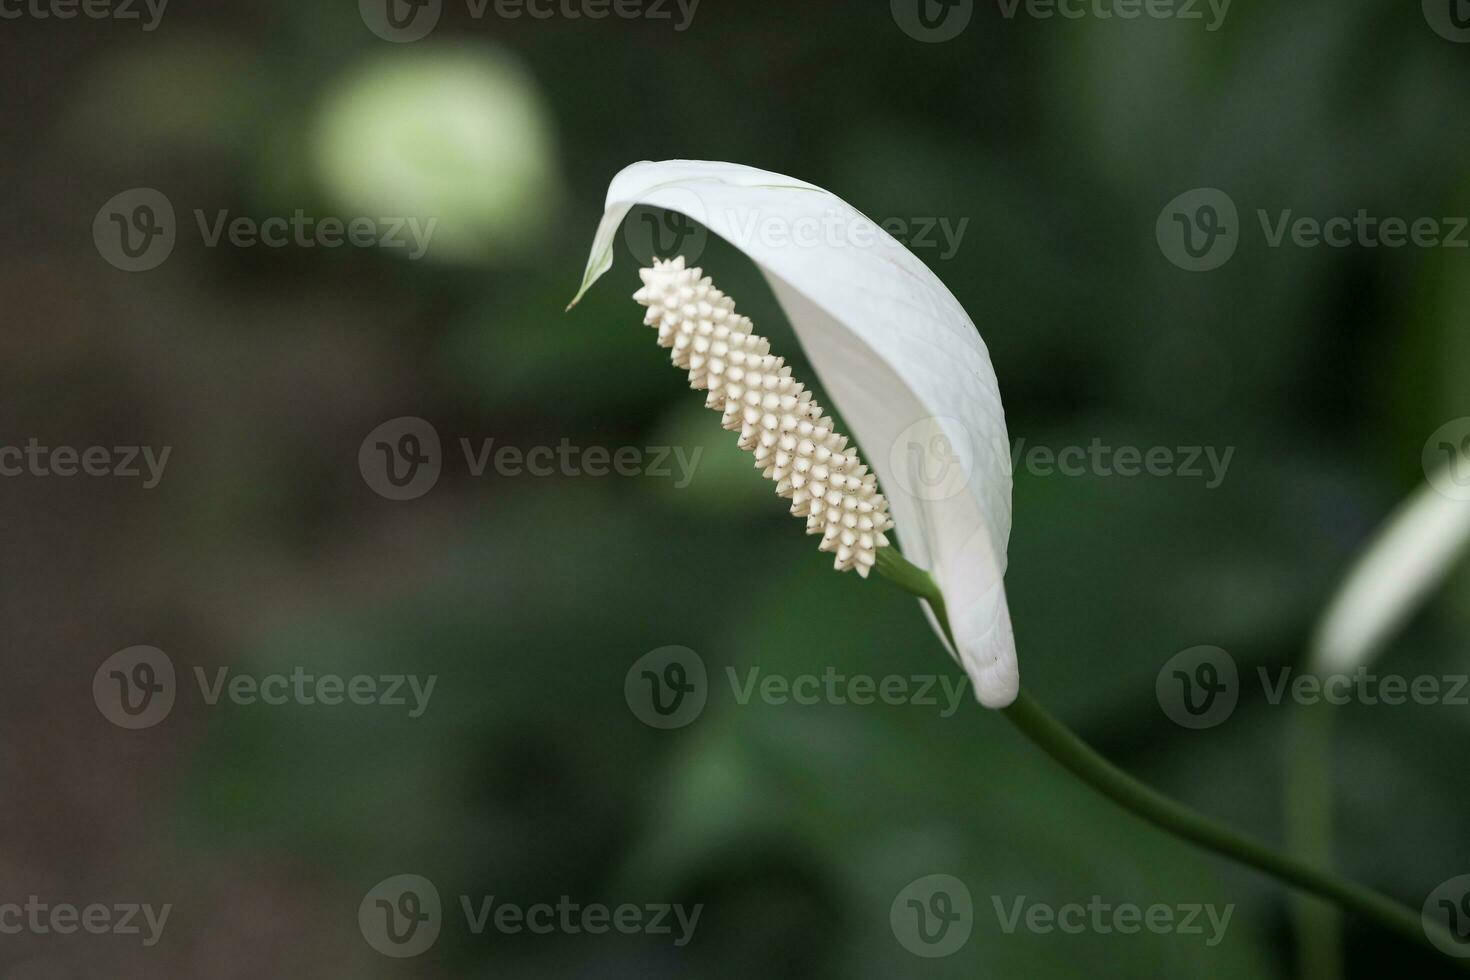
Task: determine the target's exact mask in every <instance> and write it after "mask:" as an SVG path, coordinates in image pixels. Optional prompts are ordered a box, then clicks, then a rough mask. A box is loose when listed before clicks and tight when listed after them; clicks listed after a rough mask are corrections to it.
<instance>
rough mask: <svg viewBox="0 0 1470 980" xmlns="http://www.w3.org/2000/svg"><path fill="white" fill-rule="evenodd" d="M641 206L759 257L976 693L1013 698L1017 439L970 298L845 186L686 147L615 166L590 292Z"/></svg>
mask: <svg viewBox="0 0 1470 980" xmlns="http://www.w3.org/2000/svg"><path fill="white" fill-rule="evenodd" d="M637 204H644V205H649V206H653V207H659V208H666V209H668V210H672V211H678V212H680V213H682V214H685V215H688V216H689V217H691V218H694V219H696V220H697V221H700V222H701V223H703V224H704V225H705V226H706V227H708V228H709V230H710V231H713V232H714V233H715V234H717V235H719V236H720V237H722V238H724V239H726V240H728V241H730V242H731V243H732V244H734V245H735V246H736V247H737V248H739V249H740V250H741V251H743V252H745V254H746V255H748V256H749V257H750V258H751V259H753V260H754V261H755V263H756V265H757V266H758V267H759V268H760V269H761V271H762V273H763V274H764V275H765V278H766V281H767V282H768V283H769V284H770V286H771V289H772V290H773V291H774V292H775V295H776V298H777V300H778V301H779V302H780V304H781V308H782V309H783V310H784V311H785V313H786V315H787V318H788V319H789V320H790V322H791V326H792V328H793V330H794V331H795V333H796V336H797V339H798V340H799V341H800V343H801V345H802V347H803V348H805V350H806V353H807V356H808V357H809V358H810V360H811V362H812V364H813V367H814V368H815V370H816V373H817V378H818V381H819V382H820V383H821V386H822V388H823V389H824V390H825V392H826V394H827V395H828V397H830V398H831V400H832V402H833V403H834V405H835V406H836V408H837V410H838V411H839V412H840V413H841V415H842V417H843V418H844V419H845V421H846V423H847V424H848V425H849V426H851V429H852V432H853V435H854V436H855V438H856V441H857V443H858V444H859V445H860V446H861V447H863V449H864V450H865V452H866V454H867V458H868V461H869V462H870V463H871V464H872V467H873V470H874V471H875V473H876V475H877V478H878V482H879V483H880V484H881V485H882V487H883V490H884V492H885V493H886V495H887V499H888V503H889V506H890V509H891V513H892V520H893V523H894V527H895V533H896V534H897V535H898V538H899V543H900V545H901V546H902V547H903V549H904V553H905V556H906V557H907V558H908V559H909V560H910V561H912V562H913V563H914V564H916V565H918V566H920V567H923V568H927V569H928V570H929V571H930V573H931V574H932V575H933V577H934V579H935V581H936V583H937V584H938V586H939V589H940V591H941V592H942V594H943V596H944V600H945V605H946V607H947V611H948V616H949V626H950V629H951V631H952V632H953V635H954V638H955V643H956V644H957V646H958V647H959V649H958V656H959V659H960V660H961V662H962V663H963V664H964V666H965V668H966V670H967V672H968V673H969V675H970V677H971V678H972V680H973V682H974V684H975V691H976V695H977V697H978V698H979V699H980V701H981V703H982V704H985V705H987V706H989V707H994V708H1000V707H1005V706H1006V705H1008V704H1010V703H1011V702H1012V701H1013V700H1014V699H1015V697H1016V694H1017V692H1018V690H1019V688H1020V679H1019V674H1018V672H1017V667H1016V648H1015V638H1014V635H1013V633H1012V629H1011V620H1010V612H1009V609H1008V607H1007V604H1006V597H1005V588H1004V584H1003V578H1004V575H1005V568H1006V546H1007V542H1008V541H1009V539H1010V530H1011V471H1010V452H1009V448H1010V443H1009V439H1008V437H1007V435H1006V427H1005V415H1004V412H1003V410H1002V408H1001V401H1000V389H999V386H998V384H997V383H996V379H995V370H994V368H993V367H992V366H991V363H990V356H989V353H988V352H987V351H986V348H985V344H984V342H983V341H982V340H981V339H980V335H979V333H978V332H977V331H976V329H975V325H974V323H973V322H972V321H971V320H970V318H969V316H968V315H967V314H966V313H965V311H964V309H963V308H962V307H961V306H960V304H959V302H958V301H957V300H956V299H955V298H954V296H953V295H952V294H951V293H950V291H949V290H948V289H947V288H945V286H944V284H943V283H942V282H940V280H939V278H938V277H937V276H935V275H934V273H933V272H931V271H930V270H929V269H928V268H927V267H926V266H925V265H924V264H923V263H922V262H920V261H919V259H918V258H917V257H915V256H914V255H913V254H912V253H911V252H909V251H908V250H907V249H906V248H904V247H903V246H902V245H900V244H899V243H898V242H896V241H895V240H894V239H893V238H892V237H891V236H890V235H888V234H887V233H886V232H884V231H883V230H881V229H880V228H879V227H878V226H877V225H876V224H874V223H873V222H872V221H870V220H869V219H867V218H865V217H863V215H861V214H860V213H858V212H857V211H856V210H855V209H853V208H852V207H851V206H850V205H848V204H847V203H845V202H844V201H842V200H841V199H840V198H838V197H836V196H835V195H833V194H831V193H829V192H827V191H824V190H822V189H821V188H819V187H816V186H814V185H812V184H808V183H806V182H804V181H800V180H795V179H793V178H790V177H784V176H782V175H780V174H774V173H769V172H767V171H763V170H756V169H753V168H750V167H743V166H738V165H735V164H729V163H711V162H702V161H688V160H684V161H668V162H663V163H649V162H644V163H638V164H634V165H633V166H631V167H628V168H627V169H625V170H623V171H622V172H621V173H619V174H618V175H617V176H616V177H615V178H613V181H612V184H611V185H610V186H609V187H608V194H607V204H606V211H605V213H604V215H603V218H602V223H601V225H600V226H599V227H598V230H597V235H596V238H595V239H594V241H593V245H592V253H591V256H590V257H589V259H588V263H587V271H586V275H585V276H584V278H583V282H582V288H581V290H580V291H579V292H578V294H577V298H578V299H580V298H581V295H582V293H585V292H586V291H587V289H588V288H589V287H590V286H591V285H592V283H594V282H595V281H596V280H597V279H598V278H600V277H601V276H602V275H603V273H605V272H607V270H608V269H609V268H611V267H612V261H613V243H614V240H615V238H616V237H617V233H618V228H619V227H620V225H621V224H622V221H623V219H624V218H625V217H626V216H627V214H628V212H629V210H631V209H632V207H633V206H634V205H637ZM575 302H576V300H575V299H574V300H573V303H574V304H575ZM936 473H937V474H938V477H937V478H936V476H935V474H936ZM925 608H926V611H927V607H925ZM930 616H931V620H932V613H930ZM936 626H937V624H936ZM939 632H940V639H941V642H944V636H943V631H942V630H941V631H939ZM947 645H948V644H947V643H946V646H947ZM951 652H952V653H953V652H955V651H951Z"/></svg>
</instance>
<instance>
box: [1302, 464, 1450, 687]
mask: <svg viewBox="0 0 1470 980" xmlns="http://www.w3.org/2000/svg"><path fill="white" fill-rule="evenodd" d="M1467 547H1470V500H1463V499H1457V498H1455V497H1452V496H1449V495H1447V494H1445V493H1443V492H1442V491H1441V490H1440V489H1439V488H1438V487H1436V486H1435V485H1434V482H1433V481H1430V482H1429V483H1426V484H1424V486H1422V487H1421V488H1419V490H1417V491H1416V492H1415V493H1414V494H1413V495H1412V496H1410V497H1409V498H1408V499H1407V500H1406V501H1404V503H1403V504H1401V505H1400V506H1399V508H1398V510H1397V511H1395V512H1394V514H1393V515H1392V516H1391V517H1390V518H1389V519H1388V521H1387V522H1386V523H1385V524H1384V526H1383V528H1382V529H1381V530H1380V531H1379V532H1378V534H1377V536H1376V537H1375V538H1374V540H1373V541H1372V542H1371V543H1370V544H1369V545H1368V548H1367V549H1366V550H1365V551H1364V552H1363V554H1362V556H1361V557H1360V558H1359V559H1358V560H1357V562H1356V564H1354V566H1353V568H1352V570H1351V571H1350V572H1349V573H1348V577H1347V580H1346V581H1345V582H1344V583H1343V584H1342V587H1341V588H1340V589H1338V592H1337V595H1336V596H1335V597H1334V598H1333V600H1332V603H1331V605H1329V606H1328V608H1327V612H1326V613H1325V614H1324V615H1323V617H1322V620H1321V622H1320V623H1319V624H1318V626H1317V632H1316V635H1315V636H1314V637H1313V640H1312V648H1311V656H1310V666H1311V668H1312V670H1313V671H1314V672H1316V673H1318V674H1323V675H1326V674H1338V673H1347V672H1349V671H1353V670H1356V669H1357V668H1358V667H1362V666H1366V665H1367V664H1368V663H1370V662H1371V661H1372V660H1374V659H1375V658H1376V657H1377V656H1378V654H1379V653H1380V652H1382V650H1383V648H1384V646H1385V645H1386V644H1387V643H1388V641H1389V640H1391V639H1392V638H1393V636H1394V635H1395V634H1396V633H1397V632H1398V631H1399V629H1400V628H1401V627H1402V626H1403V625H1404V624H1405V623H1406V622H1407V621H1408V620H1409V617H1410V616H1412V615H1413V614H1414V613H1415V612H1416V611H1417V610H1418V609H1419V607H1420V606H1421V605H1422V604H1423V603H1424V602H1425V601H1426V600H1427V599H1428V597H1429V594H1430V593H1431V592H1432V591H1434V589H1436V588H1437V587H1438V586H1439V585H1440V583H1441V582H1443V581H1444V579H1445V577H1446V576H1447V575H1448V574H1449V573H1450V569H1451V568H1452V567H1453V566H1454V564H1455V561H1456V560H1457V559H1458V558H1459V557H1460V555H1461V554H1462V553H1463V552H1464V551H1465V549H1466V548H1467Z"/></svg>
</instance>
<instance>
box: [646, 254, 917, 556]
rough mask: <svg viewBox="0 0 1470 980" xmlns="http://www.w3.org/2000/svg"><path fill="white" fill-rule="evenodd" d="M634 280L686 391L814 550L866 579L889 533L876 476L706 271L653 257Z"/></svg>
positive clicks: (677, 260)
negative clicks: (734, 437)
mask: <svg viewBox="0 0 1470 980" xmlns="http://www.w3.org/2000/svg"><path fill="white" fill-rule="evenodd" d="M638 275H639V276H640V277H641V278H642V279H643V288H642V289H640V290H638V292H636V293H634V294H633V298H634V299H635V300H637V301H638V302H639V303H642V304H643V305H644V306H646V307H648V313H647V314H646V315H645V316H644V318H643V322H644V323H646V324H648V325H650V326H653V327H656V328H658V342H659V345H660V346H663V347H668V348H670V349H671V353H672V355H673V361H674V364H675V365H677V366H678V367H681V368H684V369H685V370H687V371H688V372H689V385H690V387H692V388H696V389H699V390H707V391H708V392H709V395H708V396H707V397H706V399H705V405H706V407H708V408H712V409H715V410H716V411H718V412H721V413H723V415H724V426H725V428H726V429H729V430H730V431H732V432H738V433H740V448H741V449H745V450H748V451H750V452H752V453H754V454H755V465H756V468H757V469H759V470H760V471H761V472H762V473H763V474H764V475H765V477H766V479H768V480H773V481H775V484H776V492H777V493H778V494H780V495H781V496H783V497H786V498H788V499H790V501H791V513H793V514H795V515H796V516H797V517H805V518H806V529H807V533H808V534H820V535H821V536H822V543H821V544H820V545H819V546H818V547H819V548H820V549H821V550H822V551H826V552H831V553H832V554H834V555H836V559H837V560H836V568H837V570H838V571H847V570H849V569H857V572H858V574H859V575H861V576H863V577H864V578H866V577H867V575H868V572H869V571H870V570H871V569H872V567H873V565H874V563H875V562H876V561H877V555H878V549H879V548H882V547H884V546H886V545H887V544H888V538H887V537H886V536H885V535H884V533H883V532H885V531H887V530H889V529H891V528H892V527H893V521H892V520H890V519H889V516H888V501H887V500H886V499H885V498H884V496H883V494H881V493H880V492H878V478H877V477H876V476H874V475H873V474H872V473H870V472H868V467H867V466H866V465H865V464H864V463H863V461H862V460H861V459H859V458H858V454H857V452H856V450H855V449H851V448H849V447H848V441H847V437H846V436H842V435H838V434H837V432H835V431H834V428H833V423H832V420H831V419H830V418H828V417H827V415H826V413H825V412H823V411H822V407H821V406H820V405H818V404H817V403H816V401H815V400H813V398H812V393H811V392H809V391H807V390H806V388H805V387H804V386H803V385H802V384H801V383H800V382H799V381H796V380H794V379H793V378H792V377H791V368H789V367H787V366H786V364H785V362H784V361H783V360H782V359H781V358H779V357H776V356H774V355H773V354H772V353H771V344H770V341H768V340H766V339H765V338H764V337H761V336H759V335H757V334H756V333H755V332H754V331H753V326H752V324H751V322H750V318H749V317H745V316H741V315H740V314H739V313H736V312H735V301H734V300H732V299H731V298H730V297H728V296H726V295H725V294H724V293H722V292H720V291H719V290H718V289H716V288H715V287H714V284H713V283H712V282H710V280H709V279H708V278H707V277H706V276H705V275H704V273H703V270H701V269H697V268H688V267H686V266H685V264H684V259H683V257H682V256H681V257H679V258H675V259H671V260H668V261H664V260H660V259H655V260H654V263H653V267H652V268H650V269H642V270H640V271H639V273H638Z"/></svg>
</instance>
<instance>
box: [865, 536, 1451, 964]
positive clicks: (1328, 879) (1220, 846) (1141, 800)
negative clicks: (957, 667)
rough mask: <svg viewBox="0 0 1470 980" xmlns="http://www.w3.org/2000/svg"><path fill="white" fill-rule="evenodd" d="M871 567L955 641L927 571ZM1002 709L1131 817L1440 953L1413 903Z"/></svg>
mask: <svg viewBox="0 0 1470 980" xmlns="http://www.w3.org/2000/svg"><path fill="white" fill-rule="evenodd" d="M876 568H877V571H878V573H879V574H880V575H882V576H883V577H884V578H887V579H888V580H889V581H891V582H893V583H894V584H895V585H897V586H899V587H900V588H902V589H904V590H905V591H906V592H910V593H912V594H913V595H916V596H918V597H919V598H920V599H923V600H924V601H925V602H927V603H928V604H929V606H930V608H931V609H932V610H933V611H934V615H935V616H936V618H937V619H938V620H939V622H940V623H941V624H942V625H943V628H944V631H945V635H946V636H947V637H948V638H949V640H950V645H951V646H953V645H954V637H953V636H952V635H951V634H950V633H949V620H948V618H947V617H946V615H945V609H944V596H943V595H941V594H940V592H939V587H938V586H937V585H936V584H935V582H934V579H933V577H932V576H930V575H929V573H928V572H926V571H924V570H923V569H921V568H919V567H917V566H916V565H914V564H912V563H911V562H909V561H908V560H907V559H905V558H904V557H903V556H902V555H900V554H899V553H898V551H897V549H895V548H893V547H887V548H882V549H879V551H878V563H877V566H876ZM1002 713H1003V714H1004V715H1005V716H1006V718H1008V719H1009V720H1010V721H1011V723H1012V724H1013V725H1015V726H1016V728H1017V729H1018V730H1019V731H1020V732H1021V734H1023V735H1025V736H1026V737H1027V738H1029V739H1030V740H1031V741H1032V742H1033V743H1034V744H1035V745H1036V746H1037V747H1038V748H1040V749H1041V750H1042V751H1043V752H1045V753H1046V754H1047V755H1049V756H1051V757H1052V759H1053V760H1054V761H1056V762H1058V763H1060V764H1061V765H1062V767H1063V768H1065V769H1066V770H1068V771H1069V772H1071V773H1072V774H1073V775H1074V776H1076V777H1078V778H1079V779H1081V780H1082V781H1083V782H1084V783H1086V784H1087V785H1089V786H1091V787H1092V788H1093V789H1095V790H1097V791H1098V792H1099V793H1101V794H1102V795H1103V796H1106V797H1107V798H1108V799H1110V800H1112V801H1113V802H1114V803H1117V804H1118V805H1119V806H1121V807H1123V808H1124V809H1125V810H1129V811H1130V812H1132V813H1133V814H1134V815H1135V816H1138V817H1141V818H1142V819H1144V820H1146V821H1148V822H1149V823H1151V824H1153V825H1154V826H1156V827H1158V828H1160V829H1161V830H1165V831H1167V832H1169V833H1171V834H1174V835H1175V836H1177V837H1180V838H1182V839H1184V840H1187V841H1189V842H1191V843H1193V844H1198V845H1199V846H1200V847H1203V848H1205V849H1206V850H1210V851H1214V852H1215V853H1216V854H1220V855H1223V856H1224V857H1227V858H1230V859H1232V860H1234V861H1238V862H1239V863H1241V864H1244V865H1246V866H1248V867H1252V868H1255V869H1256V870H1258V871H1262V872H1265V873H1266V874H1268V875H1270V876H1272V877H1274V878H1276V879H1277V880H1279V881H1282V882H1284V883H1286V884H1288V885H1291V886H1293V887H1295V888H1298V889H1301V890H1302V891H1304V892H1307V893H1309V894H1312V895H1315V896H1317V897H1319V898H1323V899H1326V900H1328V901H1330V902H1333V903H1335V904H1336V905H1338V906H1340V907H1342V908H1343V909H1345V910H1347V911H1349V912H1353V913H1355V914H1357V915H1360V916H1362V917H1363V918H1365V919H1369V920H1371V921H1373V922H1376V923H1378V924H1379V925H1380V926H1382V927H1383V928H1385V929H1387V930H1389V931H1390V932H1393V933H1396V934H1398V935H1399V936H1400V937H1402V938H1404V939H1406V940H1408V941H1410V942H1412V943H1416V944H1418V945H1420V946H1423V947H1426V948H1428V949H1432V950H1434V951H1435V952H1436V953H1439V954H1440V955H1441V956H1444V954H1443V953H1442V952H1441V951H1440V950H1439V949H1438V948H1437V947H1436V946H1435V945H1434V943H1433V942H1432V941H1431V940H1430V936H1429V931H1430V930H1434V931H1436V932H1441V931H1442V932H1443V933H1444V935H1445V936H1446V937H1448V936H1449V931H1448V930H1447V929H1445V928H1444V927H1443V926H1442V925H1440V924H1439V923H1437V922H1434V921H1432V920H1426V919H1421V917H1420V916H1419V915H1418V914H1417V913H1416V912H1414V911H1413V910H1411V909H1409V908H1406V907H1405V906H1403V905H1400V904H1399V903H1398V902H1395V901H1394V900H1393V899H1390V898H1388V897H1386V896H1384V895H1380V894H1379V893H1377V892H1375V891H1373V890H1372V889H1370V888H1365V887H1363V886H1362V885H1358V884H1355V883H1353V882H1351V881H1347V880H1345V879H1342V878H1339V877H1337V876H1335V875H1333V874H1331V873H1329V872H1327V871H1323V870H1320V869H1318V868H1314V867H1311V866H1310V865H1307V864H1305V863H1303V862H1301V861H1299V860H1297V859H1295V858H1293V857H1289V856H1287V855H1284V854H1280V853H1278V852H1276V851H1273V850H1271V849H1270V848H1269V847H1266V846H1265V845H1264V844H1261V843H1259V842H1257V841H1254V840H1251V839H1250V838H1248V837H1245V836H1242V835H1240V834H1238V833H1236V832H1235V831H1233V830H1230V829H1229V828H1227V827H1224V826H1222V825H1221V824H1217V823H1215V822H1213V821H1211V820H1209V819H1207V818H1206V817H1203V816H1201V815H1200V814H1198V813H1195V812H1194V811H1193V810H1191V809H1189V808H1188V807H1186V806H1183V805H1181V804H1179V803H1176V802H1175V801H1174V800H1171V799H1170V798H1168V797H1167V796H1164V795H1163V794H1161V793H1158V792H1156V791H1154V790H1152V789H1150V788H1149V787H1147V786H1145V785H1144V784H1143V783H1140V782H1139V781H1138V780H1136V779H1134V778H1133V777H1132V776H1129V775H1128V774H1127V773H1125V772H1123V771H1122V770H1121V769H1119V768H1117V767H1116V766H1114V765H1113V764H1112V763H1110V762H1108V761H1107V760H1106V759H1104V758H1103V757H1102V756H1100V755H1098V754H1097V753H1096V752H1095V751H1093V749H1092V748H1091V747H1090V746H1088V745H1087V743H1086V742H1084V741H1082V739H1080V738H1078V737H1077V736H1076V735H1075V734H1073V733H1072V731H1071V730H1070V729H1068V728H1067V727H1066V726H1065V725H1063V724H1062V723H1061V722H1060V721H1058V720H1057V719H1056V718H1054V717H1053V716H1052V715H1051V714H1050V713H1048V712H1047V710H1046V709H1045V708H1043V707H1042V706H1041V705H1040V704H1038V703H1037V702H1036V701H1035V700H1033V699H1032V698H1031V696H1030V695H1028V694H1027V693H1026V692H1025V691H1022V692H1021V693H1020V694H1019V695H1018V696H1017V698H1016V700H1015V702H1014V703H1012V704H1011V706H1010V707H1008V708H1004V709H1002ZM1445 959H1448V960H1449V962H1451V963H1453V964H1455V965H1456V966H1458V967H1459V968H1460V969H1461V970H1462V971H1465V972H1470V960H1466V959H1452V958H1449V957H1445Z"/></svg>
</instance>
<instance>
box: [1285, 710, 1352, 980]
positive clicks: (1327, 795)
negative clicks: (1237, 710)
mask: <svg viewBox="0 0 1470 980" xmlns="http://www.w3.org/2000/svg"><path fill="white" fill-rule="evenodd" d="M1284 762H1285V767H1286V846H1287V849H1288V850H1290V851H1291V853H1293V854H1295V855H1296V856H1297V857H1298V858H1301V859H1302V860H1303V861H1308V862H1310V863H1312V864H1314V865H1317V866H1318V867H1324V868H1326V867H1331V866H1332V836H1333V829H1332V776H1331V773H1332V710H1331V706H1330V705H1326V704H1304V705H1297V706H1296V707H1295V708H1294V709H1293V710H1292V711H1291V713H1290V717H1288V719H1287V738H1286V759H1285V760H1284ZM1292 916H1293V918H1294V919H1295V920H1296V934H1297V976H1298V977H1300V978H1301V980H1336V978H1338V977H1341V976H1342V972H1343V961H1342V941H1341V937H1340V936H1339V933H1340V931H1341V924H1340V921H1339V920H1340V916H1339V915H1338V913H1337V910H1336V909H1335V908H1333V907H1332V906H1331V905H1329V904H1327V903H1326V902H1323V901H1321V900H1319V899H1316V898H1312V897H1310V896H1307V895H1299V896H1296V899H1295V900H1294V901H1293V902H1292Z"/></svg>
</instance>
